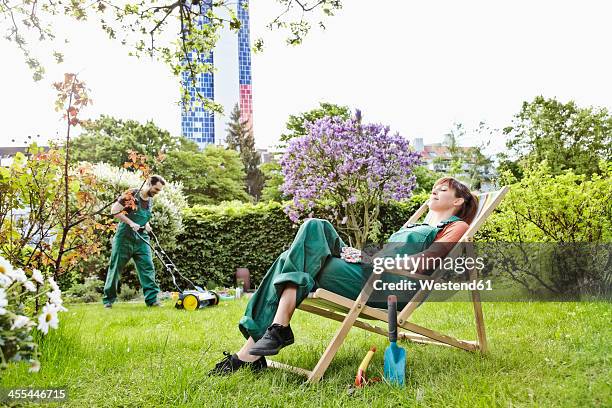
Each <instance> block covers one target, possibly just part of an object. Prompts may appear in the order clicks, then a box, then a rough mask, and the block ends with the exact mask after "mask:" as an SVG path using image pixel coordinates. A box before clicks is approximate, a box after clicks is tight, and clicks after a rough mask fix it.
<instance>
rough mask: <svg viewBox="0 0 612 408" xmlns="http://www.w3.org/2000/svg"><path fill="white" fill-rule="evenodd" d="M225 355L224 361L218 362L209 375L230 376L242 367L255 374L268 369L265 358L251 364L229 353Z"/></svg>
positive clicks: (225, 352)
mask: <svg viewBox="0 0 612 408" xmlns="http://www.w3.org/2000/svg"><path fill="white" fill-rule="evenodd" d="M223 354H224V355H225V357H224V358H223V360H221V361H220V362H218V363H217V365H215V368H213V369H212V370H210V371H209V372H208V375H228V374H231V373H233V372H234V371H237V370H239V369H240V368H242V367H245V368H250V369H251V370H253V372H255V373H257V372H259V371H261V370H263V369H264V368H267V367H268V363H267V362H266V358H265V357H261V358H259V359H257V360H255V361H253V362H249V361H242V360H241V359H239V358H238V356H237V355H236V354H230V353H228V352H227V351H224V352H223Z"/></svg>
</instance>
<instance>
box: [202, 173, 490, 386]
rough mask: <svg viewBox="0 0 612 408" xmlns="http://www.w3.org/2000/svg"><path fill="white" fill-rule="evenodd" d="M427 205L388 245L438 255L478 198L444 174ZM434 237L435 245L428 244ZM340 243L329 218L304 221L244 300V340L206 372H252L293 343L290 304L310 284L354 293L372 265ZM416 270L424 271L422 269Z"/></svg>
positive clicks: (352, 296) (459, 234) (466, 220)
mask: <svg viewBox="0 0 612 408" xmlns="http://www.w3.org/2000/svg"><path fill="white" fill-rule="evenodd" d="M428 206H429V213H430V214H429V218H428V223H427V224H416V225H413V224H408V223H406V224H404V226H403V227H402V228H401V229H400V230H399V231H397V232H396V233H394V234H393V235H392V236H391V237H390V238H389V240H388V241H387V243H388V245H391V247H394V246H395V245H397V246H395V247H394V248H395V249H397V250H400V247H401V251H403V252H404V253H407V254H408V255H412V256H420V257H421V258H425V259H429V258H443V257H444V256H446V254H447V253H448V251H450V249H451V248H452V245H444V243H455V242H457V241H458V240H459V239H460V238H461V237H462V236H463V234H464V233H465V231H466V230H467V229H468V226H469V224H470V223H471V222H472V220H473V219H474V217H475V215H476V211H477V209H478V201H477V198H476V197H475V196H474V195H473V194H472V193H471V192H470V190H469V188H468V187H467V186H465V185H464V184H463V183H461V182H459V181H457V180H456V179H454V178H450V177H446V178H441V179H439V180H438V181H436V183H435V185H434V187H433V189H432V192H431V196H430V198H429V201H428ZM433 242H436V243H440V245H436V246H432V245H431V244H432V243H433ZM345 246H346V245H345V244H344V242H342V239H341V238H340V237H339V236H338V233H337V232H336V231H335V230H334V228H333V226H332V225H331V224H330V223H329V222H328V221H325V220H320V219H309V220H307V221H306V222H304V224H302V225H301V227H300V229H299V230H298V232H297V234H296V236H295V238H294V240H293V243H292V244H291V246H290V248H289V249H288V250H287V251H285V252H283V253H282V254H281V255H280V256H279V257H278V258H277V259H276V261H275V262H274V264H273V265H272V267H271V268H270V269H269V270H268V272H267V273H266V275H265V276H264V278H263V280H262V282H261V285H260V286H259V288H258V289H257V291H256V292H255V293H254V294H253V296H252V297H251V299H250V300H249V303H248V305H247V308H246V311H245V313H244V316H243V317H242V318H241V319H240V322H239V328H240V331H241V332H242V334H243V336H244V337H245V338H246V339H247V341H246V342H245V344H244V345H243V346H242V348H241V349H240V350H239V351H238V352H237V353H235V354H230V353H228V352H224V353H223V354H224V355H225V357H224V358H223V360H222V361H221V362H219V363H218V364H217V365H216V366H215V368H214V369H213V370H212V371H211V372H210V374H221V375H223V374H230V373H232V372H234V371H236V370H238V369H239V368H241V367H248V368H250V369H252V370H253V371H256V372H257V371H259V370H261V369H264V368H266V367H267V363H266V359H265V357H264V356H269V355H275V354H278V352H279V351H280V349H282V348H283V347H285V346H288V345H290V344H292V343H293V341H294V337H293V332H292V330H291V326H290V325H289V321H290V320H291V316H292V315H293V311H294V310H295V308H296V307H297V306H298V305H299V304H300V303H301V302H302V301H303V300H304V299H305V298H306V297H307V296H308V293H309V292H311V291H313V290H314V289H316V288H324V289H327V290H329V291H332V292H335V293H338V294H340V295H342V296H344V297H347V298H350V299H356V298H357V296H358V295H359V293H360V292H361V289H362V287H363V286H364V284H365V282H366V280H367V279H368V277H369V273H371V270H372V269H371V268H369V269H368V268H367V267H364V265H360V264H357V263H351V262H347V261H345V260H344V259H343V255H342V248H343V247H345ZM434 247H435V248H434ZM368 271H370V272H369V273H368ZM415 272H418V273H427V271H425V270H422V269H421V270H416V271H415ZM387 275H389V276H388V277H387V278H386V280H387V281H397V280H398V279H402V277H400V276H397V275H390V274H383V276H387ZM403 279H405V278H403ZM378 299H379V302H378V303H377V302H376V301H368V305H371V306H375V307H381V306H386V304H383V305H381V304H380V303H384V302H381V300H382V299H386V297H381V296H379V297H378ZM398 306H399V307H401V305H398Z"/></svg>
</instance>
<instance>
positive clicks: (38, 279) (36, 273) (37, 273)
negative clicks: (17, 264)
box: [32, 269, 45, 285]
mask: <svg viewBox="0 0 612 408" xmlns="http://www.w3.org/2000/svg"><path fill="white" fill-rule="evenodd" d="M32 279H34V280H35V281H36V282H38V283H40V284H41V285H42V284H43V283H45V278H44V277H43V274H42V273H41V272H40V271H39V270H38V269H34V270H33V271H32Z"/></svg>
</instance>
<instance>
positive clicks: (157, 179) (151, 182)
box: [149, 174, 166, 186]
mask: <svg viewBox="0 0 612 408" xmlns="http://www.w3.org/2000/svg"><path fill="white" fill-rule="evenodd" d="M157 183H161V184H162V186H165V185H166V180H165V179H164V178H163V177H162V176H160V175H158V174H156V175H153V176H151V177H149V185H150V186H154V185H156V184H157Z"/></svg>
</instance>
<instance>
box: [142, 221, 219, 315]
mask: <svg viewBox="0 0 612 408" xmlns="http://www.w3.org/2000/svg"><path fill="white" fill-rule="evenodd" d="M143 228H144V227H141V228H140V230H139V231H141V230H142V229H143ZM134 233H135V234H136V235H137V236H138V238H140V239H142V240H143V241H144V242H146V244H147V245H148V246H149V247H150V248H151V250H152V251H153V253H154V254H155V256H157V259H159V260H160V262H161V263H162V265H164V268H166V271H167V272H168V273H169V274H170V276H172V282H173V283H174V286H175V287H176V289H177V290H178V292H172V299H173V300H174V301H175V302H176V303H175V304H174V307H176V308H177V309H185V310H196V309H200V308H203V307H206V306H215V305H217V304H219V299H220V298H219V295H218V294H217V293H215V292H213V291H211V290H207V289H205V288H204V289H203V288H202V287H200V286H198V285H196V284H195V283H193V282H192V281H191V280H190V279H189V278H187V277H185V276H184V275H183V274H182V273H181V272H180V271H179V270H178V268H177V267H176V265H175V264H174V262H172V259H170V257H169V256H168V254H166V251H164V249H163V248H162V247H161V245H160V244H159V240H158V239H157V236H156V235H155V234H154V233H153V231H151V232H150V233H149V234H150V235H151V236H153V239H154V240H155V247H157V248H155V247H153V245H151V243H150V242H149V241H148V240H146V239H144V238H143V237H142V235H140V234H139V233H138V232H136V231H134ZM175 274H177V275H179V276H180V277H181V278H183V279H184V280H185V281H187V282H189V284H190V285H191V286H192V287H193V289H188V290H183V289H181V287H180V286H179V285H178V284H177V283H176V276H175Z"/></svg>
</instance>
